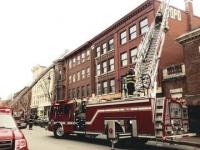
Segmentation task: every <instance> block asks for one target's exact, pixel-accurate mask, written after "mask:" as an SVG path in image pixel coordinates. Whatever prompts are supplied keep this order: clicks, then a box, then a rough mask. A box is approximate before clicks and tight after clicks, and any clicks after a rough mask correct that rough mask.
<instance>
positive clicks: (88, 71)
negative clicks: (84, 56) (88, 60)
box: [86, 68, 90, 78]
mask: <svg viewBox="0 0 200 150" xmlns="http://www.w3.org/2000/svg"><path fill="white" fill-rule="evenodd" d="M86 77H87V78H89V77H90V68H87V75H86Z"/></svg>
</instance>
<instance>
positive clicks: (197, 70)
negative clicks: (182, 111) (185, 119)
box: [177, 28, 200, 105]
mask: <svg viewBox="0 0 200 150" xmlns="http://www.w3.org/2000/svg"><path fill="white" fill-rule="evenodd" d="M177 41H178V42H179V43H180V44H182V45H183V51H184V63H185V68H186V85H187V88H186V94H185V96H186V98H187V99H188V104H189V105H200V86H199V85H200V67H199V66H200V28H197V29H195V30H193V31H191V32H188V33H185V34H183V35H181V36H180V37H178V38H177Z"/></svg>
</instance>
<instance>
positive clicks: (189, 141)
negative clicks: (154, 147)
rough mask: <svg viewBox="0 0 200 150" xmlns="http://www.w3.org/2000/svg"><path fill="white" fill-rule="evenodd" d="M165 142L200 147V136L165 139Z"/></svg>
mask: <svg viewBox="0 0 200 150" xmlns="http://www.w3.org/2000/svg"><path fill="white" fill-rule="evenodd" d="M155 141H161V142H162V140H155ZM165 142H166V143H171V144H178V145H187V146H194V147H199V148H200V136H193V137H183V138H178V139H174V140H172V141H170V140H168V141H165Z"/></svg>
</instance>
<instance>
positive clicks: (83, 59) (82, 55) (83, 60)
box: [81, 52, 85, 62]
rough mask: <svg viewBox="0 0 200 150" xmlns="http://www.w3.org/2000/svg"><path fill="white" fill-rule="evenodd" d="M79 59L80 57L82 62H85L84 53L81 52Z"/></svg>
mask: <svg viewBox="0 0 200 150" xmlns="http://www.w3.org/2000/svg"><path fill="white" fill-rule="evenodd" d="M81 57H82V62H85V52H82V54H81Z"/></svg>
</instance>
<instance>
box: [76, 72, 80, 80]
mask: <svg viewBox="0 0 200 150" xmlns="http://www.w3.org/2000/svg"><path fill="white" fill-rule="evenodd" d="M80 79H81V74H80V71H79V72H77V81H79V80H80Z"/></svg>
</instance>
